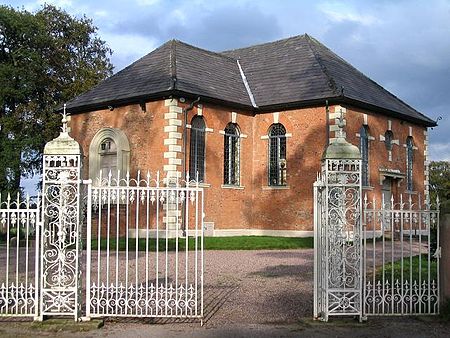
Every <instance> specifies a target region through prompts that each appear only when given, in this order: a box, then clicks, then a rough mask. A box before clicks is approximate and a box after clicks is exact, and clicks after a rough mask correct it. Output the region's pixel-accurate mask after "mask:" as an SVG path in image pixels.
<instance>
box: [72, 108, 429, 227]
mask: <svg viewBox="0 0 450 338" xmlns="http://www.w3.org/2000/svg"><path fill="white" fill-rule="evenodd" d="M187 104H188V102H187V103H184V104H181V103H179V104H178V105H179V106H180V107H186V106H187ZM167 111H168V107H167V106H165V105H164V101H156V102H148V103H147V104H146V111H142V109H141V107H140V106H139V105H129V106H125V107H118V108H115V109H114V110H113V111H109V110H101V111H94V112H90V113H83V114H77V115H73V116H72V118H71V122H70V127H71V135H72V136H73V137H74V138H75V139H76V140H77V141H79V142H80V144H81V146H82V148H83V151H84V155H85V162H84V163H85V165H84V177H87V173H88V159H87V155H88V154H89V144H90V142H91V140H92V138H93V137H94V135H95V133H96V132H97V131H98V130H100V129H101V128H104V127H111V128H119V129H121V130H123V131H124V133H125V134H126V136H127V137H128V140H129V142H130V148H131V156H130V162H131V174H132V175H135V172H136V170H137V169H141V171H142V170H143V171H147V170H150V172H152V173H154V172H156V171H157V170H160V171H162V169H163V165H164V164H167V159H164V157H163V152H164V151H167V146H165V145H164V139H165V138H166V137H167V133H164V126H166V125H167V121H166V120H164V114H165V113H167ZM232 111H235V112H236V113H237V120H236V122H237V124H238V125H239V128H240V131H241V133H242V134H245V135H247V137H246V138H241V153H240V154H241V157H240V172H241V177H240V179H241V186H242V187H243V189H226V188H223V187H222V184H223V158H224V154H223V152H224V145H223V142H224V136H223V135H222V134H220V133H219V131H220V130H224V128H225V126H226V125H227V124H228V123H229V122H231V119H232V117H231V116H232V114H231V112H232ZM330 111H333V112H334V107H330ZM197 113H198V109H197V107H195V108H194V109H193V110H191V111H190V112H189V114H188V123H190V121H191V119H192V117H193V116H194V115H195V114H197ZM202 114H203V116H204V119H205V122H206V127H207V128H210V129H213V131H212V132H207V133H206V172H205V183H207V184H208V185H209V186H208V187H206V188H205V213H206V218H205V221H211V222H214V223H215V227H216V229H250V228H252V229H270V230H312V223H313V220H312V215H313V194H312V186H313V182H314V181H315V179H316V173H317V172H318V171H319V170H320V159H321V156H322V153H323V151H324V147H325V145H326V137H327V131H326V130H327V126H326V112H325V107H316V108H303V109H294V110H287V111H282V112H280V113H279V117H278V120H279V122H280V123H282V124H283V125H284V126H285V128H286V132H287V133H288V134H292V136H291V137H288V139H287V188H286V189H273V188H269V187H268V184H267V162H268V159H267V153H268V140H266V139H261V137H262V136H265V135H267V133H268V129H269V127H270V125H271V124H272V123H274V114H273V113H264V114H259V115H256V116H253V114H252V113H251V112H248V111H239V110H234V109H232V108H228V107H223V106H217V105H212V104H203V107H202ZM363 114H367V122H368V126H369V133H370V135H371V136H373V137H374V138H375V140H372V141H370V150H369V151H370V185H371V186H372V187H373V189H372V190H367V192H368V193H369V198H370V197H371V196H372V194H376V195H377V197H379V195H380V194H381V186H380V173H379V168H380V167H385V168H387V169H398V170H400V172H401V173H405V172H406V148H405V147H404V146H403V145H404V144H405V143H406V137H407V136H408V135H409V127H410V126H411V127H412V136H413V139H414V145H415V146H416V147H417V148H418V149H417V150H414V190H415V191H418V192H420V193H421V194H423V190H424V182H423V181H424V175H423V173H424V130H425V129H424V128H423V127H420V126H416V125H413V124H411V123H409V122H404V121H400V120H398V119H394V118H389V117H386V116H381V115H376V114H372V113H370V112H368V111H365V110H360V109H356V108H352V107H347V113H346V121H347V126H346V128H345V130H346V133H347V139H348V140H349V141H350V142H351V143H353V144H355V145H359V138H358V137H357V136H356V134H357V133H359V128H360V127H361V125H362V124H363V122H364V118H363ZM179 118H180V119H182V115H180V117H179ZM388 119H390V120H391V121H392V131H393V133H394V139H398V140H399V141H400V145H394V146H393V151H392V162H391V161H388V155H387V150H386V148H385V144H384V142H382V141H380V135H384V133H385V131H386V130H387V126H388V122H387V121H388ZM179 131H180V132H182V128H179ZM332 134H333V133H332ZM188 135H189V131H188ZM331 136H333V135H331ZM179 144H182V140H181V142H179ZM188 144H189V137H188ZM187 151H188V153H187V158H188V159H189V147H187ZM178 155H179V157H178V158H183V155H182V154H178ZM186 168H188V166H187V167H186ZM178 169H179V170H180V171H181V170H182V166H178ZM405 187H406V180H403V181H402V182H401V183H400V186H399V187H398V188H396V189H397V190H398V193H401V192H403V191H404V190H405ZM394 193H395V192H394ZM414 196H417V195H414Z"/></svg>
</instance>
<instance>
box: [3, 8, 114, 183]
mask: <svg viewBox="0 0 450 338" xmlns="http://www.w3.org/2000/svg"><path fill="white" fill-rule="evenodd" d="M111 54H112V51H111V49H110V48H109V47H108V46H107V45H106V43H105V42H104V41H102V40H101V39H100V38H99V37H98V36H97V28H96V27H95V26H94V25H93V23H92V21H91V20H90V19H88V18H86V17H83V18H81V19H78V18H75V17H72V16H70V15H69V14H68V13H66V12H65V11H63V10H61V9H57V8H56V7H54V6H50V5H44V6H43V7H42V8H41V9H40V10H38V11H37V12H35V13H30V12H28V11H26V10H15V9H13V8H11V7H7V6H0V191H4V190H8V191H11V192H14V191H17V190H18V189H19V185H20V177H21V176H28V175H32V174H33V173H36V172H40V171H41V169H42V152H43V148H44V146H45V143H46V142H48V141H49V140H51V139H52V138H54V137H56V136H57V135H58V131H59V128H60V121H61V116H60V115H59V114H56V113H55V110H56V109H57V108H58V107H60V106H61V105H62V103H64V102H66V101H68V100H70V99H71V98H73V97H75V96H77V95H79V94H81V93H83V92H85V91H87V90H88V89H90V88H92V87H93V86H95V85H96V84H98V83H99V82H100V81H102V80H104V79H105V78H106V77H108V76H110V75H111V74H112V70H113V66H112V64H111V62H110V60H109V56H110V55H111Z"/></svg>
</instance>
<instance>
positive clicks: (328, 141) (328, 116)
mask: <svg viewBox="0 0 450 338" xmlns="http://www.w3.org/2000/svg"><path fill="white" fill-rule="evenodd" d="M325 115H326V123H325V126H326V131H325V133H326V137H327V142H326V145H325V146H328V145H329V144H330V109H329V107H328V100H325Z"/></svg>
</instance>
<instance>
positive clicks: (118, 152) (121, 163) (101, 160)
mask: <svg viewBox="0 0 450 338" xmlns="http://www.w3.org/2000/svg"><path fill="white" fill-rule="evenodd" d="M129 170H130V144H129V142H128V138H127V136H126V135H125V133H124V132H123V131H122V130H120V129H115V128H103V129H100V130H99V131H98V132H97V134H95V136H94V137H93V139H92V141H91V144H90V145H89V178H90V179H92V182H93V183H94V184H95V185H100V184H101V182H99V180H98V178H99V177H100V173H101V175H102V178H103V179H108V175H109V172H110V171H111V174H112V176H113V177H114V178H125V177H126V174H127V172H128V171H129ZM118 172H120V177H117V173H118Z"/></svg>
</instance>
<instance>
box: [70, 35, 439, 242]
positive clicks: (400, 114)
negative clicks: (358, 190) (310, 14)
mask: <svg viewBox="0 0 450 338" xmlns="http://www.w3.org/2000/svg"><path fill="white" fill-rule="evenodd" d="M67 106H68V111H69V113H70V133H71V136H72V137H74V138H75V139H76V140H77V141H78V142H79V143H80V145H81V146H82V149H83V151H84V156H85V161H84V163H85V165H84V177H85V178H88V177H89V178H92V179H93V180H94V184H98V183H95V181H96V180H95V179H96V178H97V177H98V176H99V172H103V173H104V175H105V174H106V173H107V172H109V171H110V170H111V171H113V172H117V170H120V176H124V175H125V173H126V172H127V171H130V174H131V176H133V175H135V174H136V172H137V171H138V170H141V171H144V172H147V170H149V171H150V172H156V171H162V172H164V173H165V175H167V176H168V177H174V176H176V175H179V176H183V177H184V174H182V173H184V172H190V176H191V177H195V176H196V174H197V173H198V177H199V180H200V181H201V184H202V186H204V187H205V214H206V216H205V222H207V223H206V224H207V228H208V231H210V232H212V233H213V234H214V235H216V236H225V235H281V236H310V235H312V230H313V183H314V181H315V179H316V174H317V172H318V171H320V165H321V156H322V153H323V151H324V149H325V147H326V146H327V144H328V143H329V142H331V141H333V139H334V138H335V132H336V130H337V129H338V127H337V125H336V119H337V118H339V117H340V116H341V112H342V114H343V116H344V118H345V123H346V127H345V132H346V138H347V140H348V141H349V142H351V143H353V144H355V145H357V146H358V147H359V148H360V151H361V154H362V159H363V186H364V190H365V192H366V193H368V194H369V197H370V196H371V195H372V194H375V195H376V196H377V197H380V196H381V195H382V194H384V195H385V197H386V198H389V199H390V197H391V196H394V198H398V196H399V194H410V195H412V196H413V198H415V199H418V198H419V196H421V197H422V198H423V199H425V198H427V195H428V132H427V129H428V128H429V127H433V126H436V122H434V121H433V120H431V119H430V118H428V117H426V116H425V115H423V114H421V113H419V112H418V111H416V110H415V109H414V108H412V107H410V106H409V105H407V104H406V103H404V102H403V101H401V100H400V99H398V98H397V97H396V96H394V95H393V94H391V93H390V92H388V91H387V90H385V89H384V88H383V87H381V86H380V85H378V84H377V83H375V82H374V81H372V80H370V79H369V78H367V77H366V76H365V75H363V74H362V73H361V72H359V71H358V70H357V69H355V68H354V67H352V66H351V65H350V64H349V63H347V62H346V61H345V60H343V59H342V58H340V57H339V56H337V55H336V54H334V53H333V52H332V51H331V50H329V49H328V48H327V47H325V46H324V45H322V44H321V43H320V42H318V41H317V40H315V39H314V38H312V37H310V36H308V35H306V34H305V35H302V36H296V37H292V38H288V39H284V40H279V41H275V42H270V43H265V44H261V45H256V46H250V47H247V48H241V49H235V50H230V51H226V52H222V53H215V52H210V51H207V50H204V49H200V48H197V47H193V46H191V45H188V44H186V43H183V42H180V41H177V40H172V41H169V42H167V43H165V44H164V45H162V46H161V47H159V48H157V49H156V50H154V51H153V52H151V53H150V54H148V55H146V56H144V57H143V58H141V59H140V60H138V61H136V62H134V63H133V64H131V65H130V66H128V67H126V68H125V69H123V70H121V71H120V72H118V73H117V74H115V75H113V76H112V77H110V78H109V79H107V80H105V81H104V82H102V83H101V84H99V85H98V86H97V87H95V88H93V89H92V90H90V91H88V92H86V93H84V94H82V95H80V96H79V97H77V98H75V99H74V100H72V101H70V102H69V103H68V105H67Z"/></svg>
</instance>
